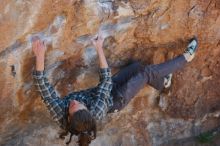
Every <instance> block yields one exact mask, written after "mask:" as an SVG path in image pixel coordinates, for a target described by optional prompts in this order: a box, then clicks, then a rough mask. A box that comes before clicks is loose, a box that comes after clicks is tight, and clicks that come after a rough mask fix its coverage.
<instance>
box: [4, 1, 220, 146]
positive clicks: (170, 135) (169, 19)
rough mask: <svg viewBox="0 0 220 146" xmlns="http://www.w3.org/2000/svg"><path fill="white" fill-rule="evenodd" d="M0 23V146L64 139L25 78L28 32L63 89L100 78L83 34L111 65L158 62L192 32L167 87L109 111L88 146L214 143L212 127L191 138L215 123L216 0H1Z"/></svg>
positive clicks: (219, 15)
mask: <svg viewBox="0 0 220 146" xmlns="http://www.w3.org/2000/svg"><path fill="white" fill-rule="evenodd" d="M0 24H1V25H0V32H1V33H0V104H1V106H0V107H1V110H0V115H1V116H0V145H4V146H12V145H18V146H36V145H39V146H41V145H42V146H51V145H53V146H56V145H64V141H63V140H60V139H58V134H57V132H58V131H59V128H58V127H57V125H56V124H55V123H54V122H53V121H52V120H51V118H50V116H49V114H48V112H47V110H46V108H45V107H44V105H43V103H42V102H41V100H40V96H39V94H37V92H36V89H35V88H34V86H33V81H32V76H31V73H32V71H33V69H34V61H35V60H34V59H35V58H34V56H33V53H32V52H31V41H30V40H31V38H32V37H33V36H39V37H40V38H41V39H42V40H44V41H45V42H46V44H47V46H48V49H47V55H46V56H47V57H46V72H47V76H48V78H49V80H50V82H51V83H52V84H53V85H54V86H55V88H56V89H57V91H58V92H59V93H60V96H61V97H62V96H64V95H66V94H67V93H68V92H70V91H73V90H74V91H77V90H81V89H85V88H89V87H92V86H95V85H96V84H97V83H98V72H97V70H98V62H97V55H96V52H95V49H94V48H93V46H92V44H91V41H90V39H91V38H92V37H93V36H94V35H95V34H96V33H97V32H100V33H101V34H102V35H103V36H104V37H105V38H106V39H105V43H104V46H105V54H106V57H107V59H108V62H109V65H110V67H111V68H112V72H113V73H114V72H116V71H117V70H119V69H120V68H123V67H124V66H125V65H126V64H127V63H128V62H129V61H130V60H139V61H141V62H143V63H145V64H158V63H161V62H164V61H165V60H168V59H171V58H173V57H175V56H178V55H180V54H181V53H182V52H183V51H184V49H185V48H186V46H187V41H188V40H189V39H190V38H191V37H192V36H197V37H198V40H199V49H198V52H197V54H196V58H195V59H194V60H193V61H192V62H191V63H189V64H187V65H186V66H185V68H183V69H182V70H180V71H178V72H176V73H175V74H174V77H173V80H172V86H171V88H170V89H168V90H166V91H164V92H163V93H158V91H156V90H155V89H153V88H152V87H150V86H148V85H146V87H145V88H144V89H142V90H141V91H140V92H139V94H138V95H137V96H136V97H135V98H134V99H133V100H132V102H131V103H130V104H129V105H128V106H127V107H126V108H125V109H123V110H122V111H121V112H119V113H114V114H109V115H108V117H106V118H105V119H104V120H103V121H102V123H100V124H99V126H98V128H99V131H98V137H97V138H96V140H94V141H93V142H92V144H91V146H121V145H122V146H159V145H162V146H200V145H202V146H213V145H216V146H218V145H220V140H219V139H220V137H219V136H216V137H215V138H214V139H213V140H212V141H210V142H208V143H206V144H201V143H200V142H198V140H197V138H195V136H197V135H199V134H200V133H202V132H205V131H209V130H211V129H215V128H216V127H219V126H220V124H219V123H220V87H219V83H220V57H219V56H220V27H219V26H220V1H219V0H188V1H185V0H138V1H136V0H47V1H44V0H16V1H14V0H4V1H2V2H1V5H0ZM75 141H76V140H75ZM71 145H76V144H75V142H72V143H71Z"/></svg>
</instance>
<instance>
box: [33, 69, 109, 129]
mask: <svg viewBox="0 0 220 146" xmlns="http://www.w3.org/2000/svg"><path fill="white" fill-rule="evenodd" d="M99 73H100V74H99V75H100V82H99V84H98V85H97V86H96V87H94V88H90V89H86V90H82V91H78V92H72V93H70V94H68V95H67V96H65V97H63V98H60V97H59V95H58V94H57V92H56V91H55V89H54V88H53V86H52V85H51V84H50V83H49V82H48V79H47V78H46V75H45V71H36V70H35V71H34V72H33V78H34V82H35V85H36V86H37V89H38V91H39V92H40V94H41V97H42V100H43V102H44V103H45V104H46V106H47V108H48V110H49V112H50V114H51V116H52V118H53V119H54V121H56V122H57V123H58V124H59V126H60V127H61V128H63V129H65V128H66V124H67V115H68V107H69V103H70V101H71V100H77V101H79V102H81V103H83V104H84V105H85V106H86V107H87V108H88V110H89V111H90V113H91V114H92V115H93V116H94V117H95V118H96V119H97V120H101V119H102V118H103V117H104V116H105V115H106V114H107V112H108V110H109V109H110V108H111V107H112V106H113V99H112V98H113V97H112V95H111V90H112V79H111V70H110V69H109V68H104V69H100V70H99Z"/></svg>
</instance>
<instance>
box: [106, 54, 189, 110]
mask: <svg viewBox="0 0 220 146" xmlns="http://www.w3.org/2000/svg"><path fill="white" fill-rule="evenodd" d="M186 62H187V61H186V60H185V58H184V56H183V55H181V56H179V57H176V58H174V59H172V60H169V61H166V62H164V63H161V64H156V65H147V66H144V65H142V64H140V63H139V62H135V63H133V64H131V65H129V66H127V67H125V68H124V69H122V70H121V71H119V72H118V73H116V74H115V75H114V76H113V77H112V81H113V89H112V96H113V102H114V105H113V107H112V108H111V109H110V110H109V112H114V111H115V110H121V109H123V108H124V107H125V106H126V105H127V104H128V103H129V101H130V100H131V99H132V98H133V97H134V96H135V95H136V94H137V93H138V92H139V91H140V89H142V88H143V87H144V85H145V84H149V85H151V86H152V87H154V88H156V89H157V90H160V91H161V90H162V89H163V88H164V77H165V76H166V75H168V74H170V73H173V72H175V71H176V70H179V69H181V68H183V66H184V65H185V64H186Z"/></svg>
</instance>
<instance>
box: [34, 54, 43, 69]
mask: <svg viewBox="0 0 220 146" xmlns="http://www.w3.org/2000/svg"><path fill="white" fill-rule="evenodd" d="M36 70H37V71H43V70H44V56H36Z"/></svg>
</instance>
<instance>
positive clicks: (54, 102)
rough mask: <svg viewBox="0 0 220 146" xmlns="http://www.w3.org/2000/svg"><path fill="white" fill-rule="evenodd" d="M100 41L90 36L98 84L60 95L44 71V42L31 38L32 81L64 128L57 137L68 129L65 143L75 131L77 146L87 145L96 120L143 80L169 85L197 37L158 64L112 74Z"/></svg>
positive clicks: (138, 65)
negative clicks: (94, 49)
mask: <svg viewBox="0 0 220 146" xmlns="http://www.w3.org/2000/svg"><path fill="white" fill-rule="evenodd" d="M103 41H104V39H103V38H102V36H100V35H99V36H97V37H96V38H95V39H93V44H94V46H95V48H96V51H97V54H98V57H99V65H100V70H99V75H100V82H99V84H98V85H97V86H96V87H94V88H90V89H86V90H82V91H78V92H72V93H69V94H68V95H66V96H65V97H63V98H60V97H59V95H58V94H57V93H56V91H55V90H54V88H53V87H52V85H51V84H50V83H49V82H48V80H47V78H46V75H45V71H44V59H45V51H46V46H45V45H44V43H43V42H42V41H41V40H40V39H39V38H35V39H34V40H33V43H32V50H33V52H34V54H35V56H36V68H35V70H34V72H33V78H34V82H35V84H36V86H37V88H38V90H39V91H40V93H41V97H42V100H43V102H44V103H45V104H46V106H47V108H48V110H49V111H50V114H51V116H52V118H53V119H54V120H55V121H56V122H57V123H58V124H59V126H60V127H61V128H62V129H64V131H65V132H64V133H61V134H60V138H63V137H64V136H66V135H67V134H68V133H70V139H69V141H68V142H67V144H69V143H70V142H71V138H72V136H73V135H77V136H78V144H79V145H80V146H85V145H89V143H90V142H91V141H92V140H93V139H95V138H96V121H97V120H101V119H102V118H103V117H105V116H106V114H107V113H111V112H114V111H116V110H118V111H119V110H121V109H123V108H124V107H125V106H126V105H127V104H128V103H129V101H130V100H131V99H132V98H133V97H134V96H135V94H136V93H137V92H138V91H140V89H141V88H143V86H144V85H145V84H149V85H151V86H152V87H154V88H156V89H158V90H162V89H163V88H168V87H169V86H170V84H171V77H172V73H173V72H175V71H176V70H178V69H181V68H183V66H184V65H185V64H186V63H187V62H190V61H191V60H192V59H193V58H194V56H195V51H196V48H197V39H196V38H193V39H191V41H190V42H189V44H188V47H187V48H186V50H185V52H184V53H183V54H182V55H180V56H178V57H176V58H174V59H172V60H169V61H166V62H165V63H162V64H158V65H142V64H141V63H139V62H135V63H133V64H131V65H129V66H127V67H126V68H124V69H122V70H121V71H119V72H118V73H116V74H115V75H113V76H111V70H110V68H109V66H108V64H107V61H106V58H105V55H104V52H103Z"/></svg>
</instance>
